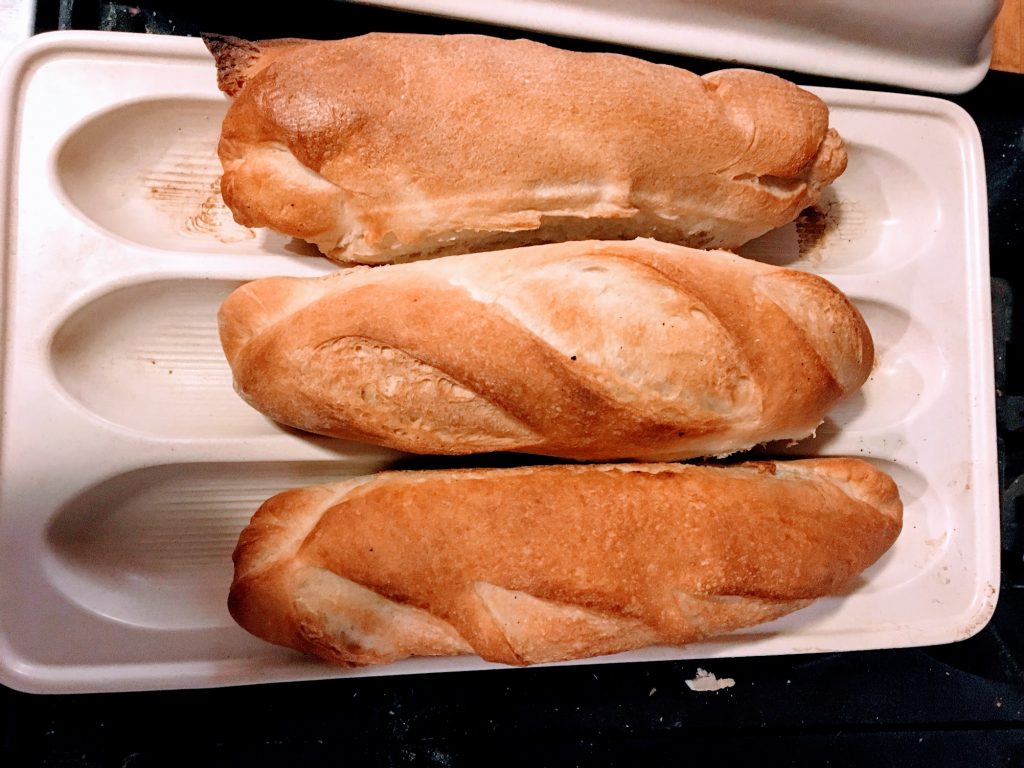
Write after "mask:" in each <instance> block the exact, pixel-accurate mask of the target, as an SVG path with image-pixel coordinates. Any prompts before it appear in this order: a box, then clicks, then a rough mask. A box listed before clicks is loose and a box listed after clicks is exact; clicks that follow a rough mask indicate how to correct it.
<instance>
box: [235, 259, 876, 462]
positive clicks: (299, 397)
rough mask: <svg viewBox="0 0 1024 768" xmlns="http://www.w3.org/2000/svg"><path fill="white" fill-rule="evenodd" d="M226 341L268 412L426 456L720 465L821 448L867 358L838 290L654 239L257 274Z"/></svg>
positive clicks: (244, 382) (859, 325)
mask: <svg viewBox="0 0 1024 768" xmlns="http://www.w3.org/2000/svg"><path fill="white" fill-rule="evenodd" d="M220 331H221V340H222V342H223V345H224V351H225V353H226V355H227V359H228V362H229V363H230V365H231V369H232V371H233V373H234V377H235V386H236V388H237V390H238V392H239V394H240V395H241V396H242V397H243V398H244V399H245V400H246V401H248V402H249V403H250V404H251V405H252V406H253V407H255V408H256V409H257V410H259V411H261V412H263V413H264V414H266V415H268V416H270V417H271V418H273V419H275V420H277V421H279V422H282V423H284V424H288V425H291V426H293V427H298V428H300V429H303V430H307V431H309V432H317V433H320V434H324V435H332V436H335V437H342V438H349V439H355V440H361V441H365V442H371V443H376V444H379V445H384V446H388V447H392V448H396V449H398V450H403V451H410V452H413V453H434V454H464V453H473V452H484V451H523V452H528V453H538V454H545V455H550V456H560V457H565V458H573V459H604V460H608V459H622V458H632V459H647V460H663V459H677V458H687V457H693V456H721V455H725V454H728V453H732V452H735V451H738V450H743V449H746V448H749V447H751V446H754V445H756V444H758V443H762V442H766V441H770V440H781V439H794V440H795V439H799V438H802V437H805V436H807V435H809V434H811V433H812V432H813V431H814V430H815V429H816V427H817V426H818V425H819V424H820V423H821V421H822V420H823V418H824V415H825V412H826V411H827V410H828V408H830V407H831V406H832V405H833V404H834V403H835V402H836V401H837V400H838V399H839V398H841V397H842V396H844V395H846V394H848V393H850V392H852V391H854V390H856V389H857V388H858V387H860V385H861V384H862V383H863V382H864V380H865V379H866V377H867V375H868V373H869V372H870V370H871V365H872V360H873V348H872V343H871V336H870V334H869V332H868V329H867V326H866V325H865V324H864V321H863V319H862V317H861V316H860V314H859V313H858V312H857V310H856V309H855V308H854V306H853V305H852V304H851V303H850V302H849V301H848V300H847V299H846V297H845V296H843V294H842V293H840V292H839V290H838V289H836V288H835V287H834V286H833V285H832V284H831V283H829V282H827V281H826V280H824V279H822V278H820V277H817V276H815V275H812V274H808V273H805V272H799V271H795V270H789V269H783V268H780V267H774V266H767V265H764V264H760V263H757V262H754V261H750V260H747V259H742V258H740V257H738V256H733V255H732V254H728V253H725V252H721V251H698V250H693V249H689V248H683V247H681V246H675V245H667V244H664V243H658V242H655V241H652V240H637V241H623V242H617V241H612V242H574V243H559V244H553V245H542V246H533V247H529V248H516V249H509V250H504V251H495V252H492V253H481V254H475V255H470V256H452V257H449V258H446V259H441V260H437V261H432V262H417V263H412V264H400V265H393V266H386V267H373V268H369V267H356V268H353V269H350V270H344V271H341V272H339V273H336V274H333V275H329V276H327V277H323V278H304V279H303V278H287V277H280V278H270V279H265V280H258V281H255V282H252V283H248V284H246V285H244V286H242V287H241V288H239V289H238V290H236V291H235V292H234V293H233V294H232V295H231V296H229V297H228V299H227V300H226V301H225V302H224V304H223V306H222V307H221V310H220Z"/></svg>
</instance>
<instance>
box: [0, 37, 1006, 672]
mask: <svg viewBox="0 0 1024 768" xmlns="http://www.w3.org/2000/svg"><path fill="white" fill-rule="evenodd" d="M2 87H3V90H2V99H3V106H2V109H3V112H2V114H3V115H4V117H3V123H2V129H0V130H2V135H0V139H2V144H0V151H2V153H3V154H2V156H0V157H2V168H0V170H2V171H3V175H2V179H3V183H4V185H5V186H4V189H3V207H2V211H3V215H4V217H5V218H4V220H3V233H4V238H3V241H2V242H3V259H2V262H0V263H2V269H3V286H4V306H3V338H4V344H3V389H2V398H3V421H2V435H0V439H2V442H0V680H2V682H3V683H4V684H6V685H9V686H12V687H14V688H18V689H22V690H27V691H43V692H73V691H117V690H131V689H150V688H181V687H193V686H194V687H199V686H219V685H233V684H244V683H254V682H261V681H284V680H302V679H312V678H328V677H345V676H355V675H395V674H405V673H415V672H436V671H447V670H474V669H485V668H494V667H495V665H489V664H486V663H484V662H482V661H480V660H479V659H476V658H470V657H464V658H454V659H413V660H409V661H405V662H402V663H399V664H394V665H390V666H384V667H380V668H373V669H364V670H342V669H337V668H333V667H330V666H326V665H324V664H322V663H320V662H317V661H313V660H310V659H306V658H304V657H302V656H300V655H298V654H296V653H294V652H292V651H289V650H285V649H281V648H277V647H274V646H271V645H268V644H266V643H264V642H262V641H260V640H257V639H255V638H253V637H250V636H249V635H248V634H247V633H245V632H244V631H243V630H241V629H240V628H238V627H237V626H235V625H234V623H233V622H232V620H231V618H230V616H229V615H228V612H227V608H226V606H225V599H226V596H227V591H228V586H229V584H230V581H231V568H232V566H231V552H232V549H233V547H234V544H235V540H236V537H237V535H238V533H239V531H240V530H241V528H242V527H243V526H244V525H245V523H246V522H247V520H248V518H249V517H250V516H251V515H252V513H253V512H254V511H255V510H256V508H257V507H258V506H259V504H260V503H261V502H262V501H263V500H264V499H266V498H267V497H269V496H271V495H272V494H274V493H275V492H277V491H279V490H282V489H284V488H287V487H293V486H297V485H303V484H308V483H312V482H319V481H324V480H327V479H331V478H340V477H347V476H352V475H359V474H364V473H368V472H372V471H374V470H376V469H379V468H381V467H384V466H386V465H387V464H388V463H389V462H390V461H392V460H393V459H394V458H395V457H396V455H395V454H390V453H388V452H386V451H382V450H380V449H376V448H370V447H367V446H363V445H359V444H355V443H342V442H336V441H332V440H327V439H321V438H315V437H303V436H300V435H299V434H297V433H295V432H292V431H287V430H283V429H281V428H278V427H276V426H274V425H273V424H272V423H271V422H269V421H268V420H266V419H264V418H263V417H262V416H260V415H259V414H257V413H256V412H255V411H253V410H251V409H249V408H248V407H247V406H246V405H244V404H243V403H242V402H241V401H240V400H239V399H238V398H237V397H236V395H235V394H234V392H233V390H232V385H231V378H230V374H229V371H228V367H227V364H226V363H225V361H224V359H223V357H222V354H221V351H220V347H219V343H218V338H217V328H216V311H217V308H218V305H219V303H220V301H221V300H222V299H223V298H224V297H225V296H227V295H228V293H229V292H230V291H231V290H232V289H233V288H234V287H235V286H237V285H239V284H240V283H242V282H243V281H246V280H250V279H253V278H257V277H262V276H268V275H277V274H289V275H314V274H322V273H324V272H328V271H331V270H333V269H335V267H334V266H333V265H331V264H330V263H329V262H327V261H326V260H325V259H322V258H320V257H317V256H315V255H310V254H309V252H308V249H306V248H304V247H302V246H297V245H296V244H294V243H293V242H291V241H289V240H288V239H287V238H284V237H281V236H278V235H274V234H270V233H268V232H265V231H250V230H248V229H245V228H243V227H240V226H238V225H236V224H235V223H234V222H233V221H232V219H231V217H230V215H229V213H228V212H227V211H226V210H225V209H224V207H223V204H222V202H221V200H220V198H219V195H218V192H217V179H218V174H219V170H220V169H219V164H218V161H217V158H216V154H215V147H216V143H217V138H218V133H219V127H220V122H221V119H222V116H223V114H224V112H225V109H226V105H227V102H226V100H225V99H224V98H223V97H222V96H221V95H220V94H219V93H218V91H217V89H216V85H215V75H214V67H213V63H212V61H211V59H210V57H209V56H208V55H207V53H206V51H205V49H204V47H203V45H202V43H201V42H200V41H199V40H196V39H186V38H174V37H159V36H157V37H153V36H136V35H124V34H109V33H95V32H94V33H88V32H85V33H82V32H73V33H52V34H49V35H43V36H40V37H37V38H35V39H33V40H31V41H30V42H29V43H28V44H27V45H26V46H25V47H23V48H21V49H20V51H19V52H18V53H17V54H16V55H15V56H14V58H13V59H12V60H11V62H10V65H9V67H8V68H7V69H6V71H5V74H4V78H3V86H2ZM819 93H820V95H821V96H822V97H823V98H824V99H825V100H826V101H827V102H828V103H829V104H830V106H831V109H832V119H833V124H834V125H835V126H836V127H837V128H838V129H839V131H840V132H841V133H842V134H843V135H844V136H845V137H846V140H847V142H848V144H849V150H850V165H849V170H848V171H847V172H846V174H845V175H844V176H842V178H840V179H839V181H838V182H837V183H836V184H835V187H834V190H833V191H832V192H831V193H830V196H829V199H828V200H827V201H826V203H825V204H824V206H823V208H822V210H821V211H820V212H818V213H815V214H808V215H804V216H803V217H802V218H801V219H800V221H799V222H797V223H796V224H791V225H789V226H787V227H785V228H783V229H781V230H778V231H776V232H774V233H771V234H770V235H768V236H766V237H765V238H762V239H761V240H760V241H757V242H755V243H753V244H751V245H750V246H749V247H748V248H747V249H746V251H745V252H746V254H747V255H750V256H754V257H757V258H761V259H766V260H772V261H775V262H778V263H786V264H791V265H792V266H795V267H797V268H800V269H807V270H810V271H814V272H817V273H820V274H822V275H825V276H826V277H828V278H829V279H831V280H833V281H834V282H835V283H837V284H838V285H839V286H840V287H841V288H842V289H843V290H845V291H846V292H847V294H848V295H849V296H850V297H851V298H852V299H853V301H854V302H855V303H856V304H857V306H859V307H860V309H861V310H862V312H863V313H864V315H865V317H866V319H867V321H868V323H869V325H870V327H871V330H872V332H873V335H874V338H875V340H876V345H877V350H878V360H877V365H876V367H875V369H874V372H873V373H872V375H871V378H870V380H869V381H868V382H867V384H866V385H865V387H864V388H863V391H862V392H861V393H859V394H858V395H857V396H856V397H854V398H853V399H852V400H850V401H849V402H846V403H844V404H843V405H842V406H840V407H839V408H837V409H836V410H835V411H834V412H833V413H832V414H831V415H830V417H829V419H828V421H827V422H826V423H825V424H824V425H823V426H822V427H821V429H820V430H819V431H818V434H817V437H816V438H814V439H813V440H809V441H805V442H803V443H800V444H798V445H797V446H795V447H793V448H792V449H790V450H791V451H792V452H793V453H794V454H796V455H814V454H817V455H853V456H861V457H865V458H867V459H869V460H870V461H872V462H874V463H875V464H877V465H878V466H880V467H882V468H884V469H885V470H887V471H888V472H890V473H891V475H892V476H893V477H894V478H895V480H896V481H897V483H898V484H899V487H900V490H901V493H902V496H903V499H904V501H905V502H906V518H905V529H904V531H903V534H902V535H901V537H900V539H899V541H898V542H897V543H896V545H895V547H894V548H893V549H892V550H891V551H890V552H889V553H887V554H886V555H885V556H884V557H883V558H882V559H881V560H880V561H879V562H878V563H877V564H875V565H874V566H872V567H871V568H870V569H869V570H868V571H867V572H865V573H864V574H863V577H862V578H860V579H858V580H857V583H856V584H855V585H854V586H853V587H852V588H851V589H850V590H849V594H847V595H844V596H842V597H837V598H834V599H825V600H821V601H819V602H817V603H816V604H814V605H813V606H811V607H809V608H807V609H805V610H803V611H800V612H798V613H796V614H793V615H791V616H789V617H786V618H784V619H782V620H779V621H776V622H773V623H771V624H766V625H763V626H759V627H755V628H751V629H749V630H744V631H739V632H735V633H734V634H731V635H729V636H726V637H722V638H720V639H717V640H715V641H713V642H706V643H700V644H696V645H692V646H688V647H684V648H650V649H647V650H643V651H637V652H632V653H623V654H619V655H617V656H614V657H609V658H604V659H597V660H590V661H588V662H587V663H600V662H605V661H638V660H658V659H692V658H711V657H716V656H746V655H763V654H786V653H803V652H811V651H841V650H852V649H869V648H889V647H898V646H912V645H924V644H934V643H943V642H947V641H953V640H957V639H961V638H966V637H968V636H970V635H971V634H973V633H974V632H976V631H977V630H978V629H980V628H981V627H982V626H984V624H985V623H986V622H987V620H988V619H989V617H990V616H991V614H992V611H993V609H994V605H995V600H996V594H997V591H998V578H999V561H998V555H999V545H998V535H999V531H998V499H997V488H996V456H995V445H996V443H995V426H994V422H995V417H994V393H993V381H992V379H993V370H992V347H991V341H990V337H991V320H990V312H989V282H988V261H987V241H986V226H987V225H986V203H985V184H984V175H983V166H982V157H981V148H980V143H979V138H978V133H977V130H976V127H975V125H974V124H973V122H972V121H971V120H970V118H969V117H968V116H967V115H966V114H965V113H964V112H963V111H961V110H960V109H959V108H958V107H956V106H954V105H952V104H950V103H948V102H945V101H941V100H936V99H931V98H924V97H916V96H906V95H891V94H884V93H864V92H859V91H846V90H821V91H819Z"/></svg>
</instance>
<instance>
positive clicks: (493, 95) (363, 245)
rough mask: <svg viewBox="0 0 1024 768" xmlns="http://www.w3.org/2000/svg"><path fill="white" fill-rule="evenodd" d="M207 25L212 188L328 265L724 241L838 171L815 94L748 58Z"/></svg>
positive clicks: (767, 220) (779, 220)
mask: <svg viewBox="0 0 1024 768" xmlns="http://www.w3.org/2000/svg"><path fill="white" fill-rule="evenodd" d="M206 39H207V44H208V45H209V46H210V49H211V51H212V52H213V55H214V57H215V60H216V62H217V65H218V82H219V83H220V86H221V88H222V89H223V90H224V91H225V92H226V93H228V94H230V95H232V96H233V97H234V101H233V103H232V105H231V107H230V109H229V111H228V114H227V117H226V119H225V121H224V124H223V130H222V137H221V141H220V147H219V153H220V157H221V161H222V163H223V166H224V177H223V182H222V192H223V195H224V199H225V202H226V203H227V205H228V206H229V207H230V208H231V210H232V211H233V213H234V216H235V218H236V219H237V221H238V222H239V223H240V224H243V225H245V226H249V227H270V228H273V229H275V230H278V231H280V232H283V233H285V234H288V235H292V236H294V237H298V238H301V239H304V240H307V241H309V242H311V243H314V244H316V245H317V247H319V248H320V250H321V251H322V252H323V253H325V254H326V255H327V256H329V257H330V258H332V259H335V260H337V261H339V262H342V263H364V264H379V263H389V262H397V261H407V260H409V259H414V258H420V257H424V256H434V255H443V254H451V253H465V252H476V251H486V250H493V249H498V248H507V247H513V246H519V245H529V244H536V243H543V242H560V241H566V240H585V239H632V238H635V237H653V238H655V239H658V240H662V241H666V242H676V243H680V244H684V245H690V246H694V247H700V248H727V249H729V248H736V247H738V246H740V245H742V244H743V243H744V242H746V241H748V240H751V239H753V238H755V237H757V236H758V235H760V234H763V233H764V232H766V231H768V230H770V229H772V228H775V227H778V226H781V225H783V224H785V223H787V222H789V221H791V220H793V219H794V218H795V217H796V216H797V214H798V213H799V212H800V211H801V210H802V209H804V208H806V207H808V206H810V205H813V204H814V203H815V202H816V201H817V200H818V198H819V196H820V194H821V191H822V189H823V188H824V187H826V186H827V185H829V184H830V183H831V182H832V181H833V180H834V179H835V178H836V177H837V176H839V175H840V174H841V173H842V172H843V170H844V169H845V167H846V151H845V149H844V146H843V142H842V140H841V138H840V137H839V135H838V134H837V133H836V132H835V130H833V129H831V128H830V127H829V113H828V108H827V107H826V105H825V104H824V103H823V102H822V101H821V100H820V99H819V98H817V97H816V96H814V95H813V94H811V93H809V92H808V91H806V90H803V89H801V88H798V87H797V86H795V85H793V84H792V83H790V82H787V81H785V80H782V79H780V78H778V77H775V76H772V75H768V74H764V73H759V72H753V71H749V70H739V69H731V70H723V71H720V72H713V73H711V74H708V75H706V76H704V77H698V76H696V75H694V74H692V73H690V72H687V71H685V70H682V69H678V68H675V67H669V66H664V65H656V64H651V63H649V62H645V61H642V60H639V59H635V58H631V57H627V56H621V55H615V54H605V53H575V52H569V51H564V50H559V49H556V48H552V47H550V46H546V45H542V44H540V43H535V42H531V41H528V40H499V39H496V38H490V37H484V36H478V35H445V36H431V35H414V34H369V35H364V36H361V37H355V38H350V39H345V40H336V41H327V42H314V41H301V40H284V41H264V42H260V43H253V42H249V41H244V40H238V39H235V38H224V37H218V36H208V37H207V38H206Z"/></svg>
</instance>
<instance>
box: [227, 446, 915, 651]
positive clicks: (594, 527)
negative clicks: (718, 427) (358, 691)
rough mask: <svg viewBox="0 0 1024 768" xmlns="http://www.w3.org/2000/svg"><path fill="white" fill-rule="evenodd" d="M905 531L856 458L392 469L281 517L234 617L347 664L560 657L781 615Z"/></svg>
mask: <svg viewBox="0 0 1024 768" xmlns="http://www.w3.org/2000/svg"><path fill="white" fill-rule="evenodd" d="M901 525H902V504H901V503H900V499H899V494H898V491H897V488H896V486H895V484H894V483H893V482H892V480H891V479H890V478H889V477H888V476H887V475H885V474H884V473H882V472H880V471H879V470H876V469H874V468H873V467H872V466H871V465H870V464H867V463H866V462H863V461H860V460H858V459H842V458H839V459H810V460H801V461H791V462H784V463H773V462H755V463H748V464H741V465H737V466H734V467H698V466H687V465H679V464H646V465H643V464H633V465H630V464H622V465H583V466H581V465H570V466H548V467H524V468H516V469H498V470H448V471H433V472H386V473H382V474H379V475H376V476H373V477H363V478H357V479H353V480H347V481H344V482H340V483H337V484H335V485H326V486H316V487H310V488H305V489H300V490H293V491H287V492H285V493H282V494H279V495H278V496H275V497H274V498H272V499H270V500H269V501H267V502H266V503H264V504H263V506H262V507H261V508H260V509H259V511H258V512H257V513H256V515H255V516H254V517H253V519H252V522H251V523H250V524H249V526H248V527H247V528H246V529H245V530H244V531H243V532H242V535H241V537H240V539H239V543H238V547H237V549H236V550H235V578H234V582H233V584H232V587H231V592H230V597H229V601H228V605H229V608H230V611H231V614H232V615H233V616H234V617H235V619H236V621H238V623H239V624H240V625H241V626H242V627H244V628H245V629H246V630H248V631H249V632H251V633H252V634H254V635H256V636H258V637H261V638H263V639H265V640H268V641H270V642H272V643H276V644H279V645H284V646H288V647H291V648H296V649H298V650H301V651H304V652H306V653H310V654H314V655H317V656H320V657H322V658H324V659H327V660H328V661H331V662H334V663H338V664H345V665H364V664H379V663H385V662H391V661H396V660H398V659H402V658H405V657H408V656H446V655H457V654H469V653H476V654H478V655H480V656H481V657H483V658H484V659H487V660H489V661H496V662H503V663H506V664H531V663H537V662H545V661H558V660H564V659H572V658H583V657H588V656H594V655H598V654H606V653H616V652H619V651H624V650H628V649H633V648H640V647H643V646H647V645H679V644H684V643H689V642H692V641H695V640H700V639H702V638H706V637H710V636H713V635H718V634H723V633H728V632H730V631H732V630H734V629H737V628H740V627H745V626H750V625H753V624H757V623H760V622H764V621H768V620H771V619H774V618H777V617H779V616H782V615H784V614H787V613H789V612H791V611H794V610H796V609H798V608H801V607H803V606H805V605H807V604H808V603H809V602H810V601H812V600H814V599H816V598H819V597H822V596H825V595H832V594H836V593H837V592H838V591H841V590H842V589H843V588H844V585H846V584H847V583H848V582H849V581H850V579H851V578H852V577H853V576H855V575H856V574H858V573H860V572H861V571H862V570H863V569H865V568H866V567H868V566H869V565H871V564H872V563H873V562H875V561H876V560H877V559H878V558H879V557H880V556H881V555H882V554H883V553H884V552H885V551H886V550H887V549H888V548H889V547H890V546H891V545H892V543H893V542H894V541H895V540H896V538H897V536H898V535H899V532H900V528H901Z"/></svg>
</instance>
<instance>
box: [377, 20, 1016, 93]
mask: <svg viewBox="0 0 1024 768" xmlns="http://www.w3.org/2000/svg"><path fill="white" fill-rule="evenodd" d="M361 1H363V2H367V3H369V4H373V5H382V6H387V7H390V8H398V9H402V10H407V11H415V12H418V13H429V14H436V15H440V16H449V17H454V18H461V19H471V20H473V21H481V22H487V23H491V24H501V25H505V26H509V27H517V28H520V29H530V30H534V31H537V32H546V33H550V34H558V35H567V36H569V37H579V38H589V39H593V40H603V41H606V42H611V43H620V44H622V45H631V46H636V47H639V48H649V49H651V50H660V51H670V52H672V53H683V54H688V55H691V56H702V57H705V58H710V59H721V60H723V61H734V62H745V63H747V64H755V65H758V66H762V67H775V68H780V69H787V70H793V71H796V72H809V73H812V74H816V75H827V76H829V77H843V78H848V79H851V80H860V81H866V82H875V83H885V84H888V85H896V86H901V87H904V88H915V89H919V90H925V91H937V92H940V93H963V92H965V91H969V90H970V89H971V88H973V87H974V86H976V85H977V84H978V83H980V82H981V80H982V78H983V77H984V76H985V73H986V72H987V71H988V66H989V62H990V61H991V59H992V26H993V24H994V22H995V18H996V15H997V14H998V13H999V8H1000V6H1001V5H1002V0H902V1H901V2H891V0H632V2H628V3H623V2H613V0H488V2H485V3H481V2H479V0H361Z"/></svg>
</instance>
